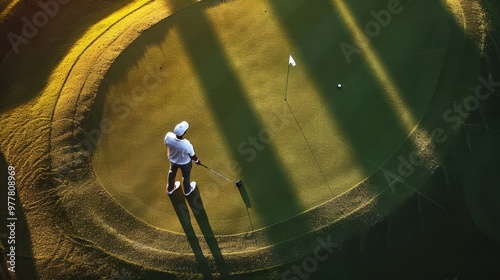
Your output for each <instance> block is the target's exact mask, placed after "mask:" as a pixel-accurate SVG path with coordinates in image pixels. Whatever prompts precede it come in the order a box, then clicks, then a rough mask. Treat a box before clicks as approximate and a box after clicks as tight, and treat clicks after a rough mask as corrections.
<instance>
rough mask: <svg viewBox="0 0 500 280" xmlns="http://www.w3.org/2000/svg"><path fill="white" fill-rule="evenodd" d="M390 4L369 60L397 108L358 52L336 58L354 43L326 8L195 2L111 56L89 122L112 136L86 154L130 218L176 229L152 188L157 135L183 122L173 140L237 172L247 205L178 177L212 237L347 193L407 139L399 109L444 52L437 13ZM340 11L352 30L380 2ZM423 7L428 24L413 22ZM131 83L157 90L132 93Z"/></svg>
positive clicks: (420, 94)
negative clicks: (193, 188) (199, 203)
mask: <svg viewBox="0 0 500 280" xmlns="http://www.w3.org/2000/svg"><path fill="white" fill-rule="evenodd" d="M403 4H404V6H403ZM403 4H402V5H401V6H400V13H398V14H393V15H392V16H391V20H390V21H388V23H387V26H386V27H383V26H381V25H380V24H379V26H380V32H379V34H378V35H377V36H373V38H371V39H370V41H371V46H372V47H373V49H372V50H371V51H372V52H373V53H375V54H376V55H377V56H378V57H379V61H381V62H383V65H377V67H382V68H383V70H384V71H385V72H386V73H388V76H389V77H390V78H391V79H392V80H393V81H394V82H395V84H397V86H398V89H399V94H400V97H401V98H402V99H403V100H404V101H405V104H406V105H407V107H405V108H404V109H405V110H403V111H401V108H400V109H399V110H398V109H394V108H393V107H392V106H391V104H390V102H388V100H387V97H386V95H385V93H384V88H383V86H381V85H382V84H383V83H385V82H387V81H384V80H379V77H377V76H376V75H375V73H374V72H373V71H372V69H373V68H372V67H371V66H370V65H369V63H367V62H366V60H365V59H364V57H363V56H362V55H361V54H357V53H354V54H352V56H351V57H350V59H351V62H350V63H349V62H348V60H347V59H346V57H345V55H344V53H343V52H342V49H341V48H340V44H341V43H347V44H349V45H351V46H354V45H355V41H354V40H353V37H352V33H350V31H349V30H348V28H346V25H345V24H344V22H343V21H342V19H341V17H340V16H339V14H338V12H337V10H336V9H335V8H334V6H333V5H331V4H329V3H328V2H321V3H316V2H315V3H310V2H305V3H302V1H289V2H284V1H271V2H270V3H268V2H264V1H253V2H245V3H243V2H241V1H236V2H228V3H224V4H220V5H217V6H214V7H211V6H210V5H208V4H199V5H196V6H193V7H191V8H189V9H187V10H184V11H181V12H179V13H177V14H175V15H174V16H172V17H170V18H168V19H166V20H165V21H163V22H162V23H160V24H158V25H157V26H155V27H153V28H152V29H150V30H148V31H147V32H145V33H144V34H143V35H142V36H141V37H140V38H139V39H138V40H137V41H136V42H134V44H132V45H131V46H130V47H129V48H128V49H127V50H126V51H125V52H123V53H122V54H121V56H120V57H119V59H118V60H117V61H116V62H115V64H114V65H113V66H112V68H111V69H110V71H109V73H108V75H107V78H106V79H105V80H104V82H103V84H102V86H101V92H100V93H99V94H100V96H99V98H101V99H102V104H103V105H102V118H105V119H108V120H110V121H111V123H112V125H113V130H112V131H111V132H110V133H106V134H104V135H102V142H101V143H100V145H98V148H97V150H96V151H95V154H94V163H93V164H94V168H95V170H96V173H97V175H98V177H99V180H100V181H101V183H102V184H103V186H104V187H105V188H106V189H107V190H108V191H109V192H110V193H111V195H112V196H113V197H114V198H115V199H116V200H117V201H118V202H119V203H120V204H122V205H123V206H124V207H125V208H126V209H128V210H129V211H130V212H131V213H133V214H134V215H136V216H137V217H139V218H140V219H141V220H143V221H145V222H147V223H149V224H151V225H154V226H157V227H160V228H164V229H168V230H173V231H176V232H182V229H181V227H180V224H179V222H178V217H177V216H176V215H175V214H174V211H173V208H172V205H171V203H170V202H169V199H168V197H167V196H166V194H165V184H166V177H167V171H168V160H167V159H166V149H165V146H164V145H163V137H164V135H165V133H166V132H167V131H171V130H173V127H174V126H175V124H176V123H177V122H180V121H181V120H187V121H188V122H189V123H190V124H191V128H190V130H189V131H188V133H187V135H186V136H187V138H188V139H190V140H191V142H192V143H193V144H194V146H195V150H196V152H197V154H198V156H199V157H200V158H201V160H202V161H203V162H204V163H205V164H207V165H208V166H210V167H212V168H213V169H216V170H217V171H220V172H221V173H223V174H225V175H227V176H229V177H231V178H234V179H235V180H236V179H242V180H243V182H244V183H245V192H246V193H247V194H248V200H249V201H250V205H246V204H245V203H244V201H245V200H247V198H246V197H245V195H244V194H243V195H242V194H241V193H240V192H239V191H238V189H236V188H235V186H234V185H232V184H230V183H228V182H226V181H224V180H223V179H220V178H218V177H215V176H212V174H211V173H209V172H208V171H207V170H205V169H202V168H199V167H196V166H195V167H194V168H193V174H192V179H193V180H196V181H198V183H199V186H200V191H201V198H202V200H203V204H204V207H205V210H206V212H207V215H208V218H209V219H210V222H211V224H212V227H213V230H214V232H215V233H216V234H231V233H238V232H245V231H250V230H252V229H256V228H260V227H263V226H269V225H272V224H274V223H277V222H280V221H283V220H285V219H287V218H289V217H291V216H293V215H297V214H299V213H301V212H303V211H307V210H308V209H311V208H313V207H315V206H317V205H319V204H321V203H323V202H326V201H328V200H331V199H332V198H334V197H336V196H338V195H339V194H341V193H343V192H345V191H347V190H349V189H350V188H352V187H354V186H355V185H357V184H358V183H359V182H361V181H362V180H364V179H365V178H367V177H369V176H370V175H371V174H372V173H373V172H375V171H377V170H378V168H379V166H380V165H381V164H383V163H384V162H385V161H386V160H387V159H388V158H389V157H390V156H392V154H393V153H394V152H395V151H396V150H397V149H398V148H399V146H400V145H401V144H402V142H403V141H404V140H406V139H407V138H408V137H409V135H410V133H411V131H409V130H408V128H405V127H402V126H401V122H400V119H401V118H402V115H403V114H408V113H410V114H412V115H413V116H414V118H415V121H417V122H418V121H419V120H420V119H421V118H422V117H423V116H424V114H425V113H426V110H427V108H428V105H429V103H430V102H431V99H432V97H433V95H434V94H435V87H436V83H437V80H438V78H439V72H440V70H441V65H442V62H443V59H444V55H445V53H446V50H447V37H448V29H447V25H446V21H443V20H441V18H442V17H444V15H443V13H444V11H443V10H442V9H441V7H440V6H439V5H438V4H432V3H412V2H411V3H403ZM350 5H352V4H350ZM351 9H352V12H353V14H352V17H354V18H355V19H356V20H357V22H358V23H359V26H360V27H362V28H364V26H365V25H366V24H368V23H370V22H376V19H375V18H374V16H373V15H372V14H371V13H370V11H376V12H378V11H380V10H383V9H387V4H386V3H385V2H384V1H379V2H378V3H376V4H375V3H371V4H359V3H358V4H355V5H352V7H351ZM423 12H427V13H431V14H432V18H433V19H435V20H433V21H430V20H423V19H422V18H421V16H420V15H421V14H422V13H423ZM361 31H363V30H361ZM290 53H291V54H292V55H293V56H294V58H295V60H296V61H297V67H295V68H291V69H290V76H289V86H288V97H289V99H288V104H287V103H285V102H284V100H283V96H284V91H285V81H286V75H287V62H288V55H289V54H290ZM152 72H156V73H157V74H155V75H156V76H157V78H156V79H155V78H149V77H151V73H152ZM144 79H148V81H149V82H151V83H155V82H157V83H158V84H157V86H155V87H153V88H151V89H149V90H146V91H144V92H138V91H134V90H137V86H142V85H143V83H144ZM337 83H342V84H343V88H342V89H341V90H339V89H337V87H336V85H337ZM135 93H137V95H136V96H134V94H135ZM292 113H293V114H292ZM415 125H417V123H415ZM318 167H319V168H318ZM179 178H180V174H179ZM247 206H249V207H248V209H246V208H247ZM247 210H248V212H247Z"/></svg>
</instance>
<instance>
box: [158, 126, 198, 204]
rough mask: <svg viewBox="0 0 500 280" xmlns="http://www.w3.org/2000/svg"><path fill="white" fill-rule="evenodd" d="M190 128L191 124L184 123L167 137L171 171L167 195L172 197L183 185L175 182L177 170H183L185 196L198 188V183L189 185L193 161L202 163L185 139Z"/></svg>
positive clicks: (166, 143)
mask: <svg viewBox="0 0 500 280" xmlns="http://www.w3.org/2000/svg"><path fill="white" fill-rule="evenodd" d="M188 128H189V124H188V123H187V122H186V121H183V122H181V123H179V124H177V125H176V126H175V129H174V132H173V133H172V132H169V133H167V135H165V145H167V151H168V159H169V160H170V169H169V171H168V183H167V194H169V195H171V194H172V193H173V192H174V191H175V190H177V189H178V188H179V187H180V185H181V183H180V182H179V181H177V182H175V183H174V181H175V176H176V175H177V170H178V169H181V172H182V181H183V184H184V195H185V196H188V195H190V194H191V193H192V192H193V191H194V189H195V188H196V182H194V181H193V182H191V183H189V180H190V177H191V167H193V163H192V162H191V161H192V160H194V161H195V163H196V164H198V165H200V164H201V161H200V160H199V159H198V157H197V156H196V155H195V153H194V148H193V145H191V142H189V140H187V139H184V134H186V130H187V129H188Z"/></svg>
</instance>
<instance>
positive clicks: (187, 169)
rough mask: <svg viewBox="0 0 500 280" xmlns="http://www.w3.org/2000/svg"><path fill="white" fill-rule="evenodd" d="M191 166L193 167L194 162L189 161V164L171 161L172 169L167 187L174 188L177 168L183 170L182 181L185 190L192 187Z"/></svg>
mask: <svg viewBox="0 0 500 280" xmlns="http://www.w3.org/2000/svg"><path fill="white" fill-rule="evenodd" d="M191 167H193V162H191V161H190V162H189V163H188V164H184V165H179V164H175V163H172V162H170V170H169V171H168V185H167V189H168V190H172V189H173V188H174V184H175V176H176V175H177V170H178V169H181V172H182V182H183V185H184V192H186V191H188V190H189V189H191V187H190V183H191Z"/></svg>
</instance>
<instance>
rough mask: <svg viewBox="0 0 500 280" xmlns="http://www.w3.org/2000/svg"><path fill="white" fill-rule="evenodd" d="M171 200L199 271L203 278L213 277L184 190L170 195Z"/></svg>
mask: <svg viewBox="0 0 500 280" xmlns="http://www.w3.org/2000/svg"><path fill="white" fill-rule="evenodd" d="M169 198H170V202H171V203H172V206H173V207H174V210H175V213H176V214H177V218H179V222H180V223H181V226H182V229H183V230H184V233H185V234H186V238H187V241H188V242H189V245H190V246H191V249H192V250H193V253H194V257H195V259H196V261H197V262H198V271H199V272H200V273H201V274H202V275H203V279H212V278H213V277H212V273H211V271H210V266H209V263H208V261H207V259H206V258H205V255H203V250H202V248H201V245H200V241H199V240H198V237H197V236H196V233H195V231H194V229H193V226H192V224H191V216H190V214H189V208H188V205H187V204H186V200H185V199H184V195H183V194H182V191H179V190H178V191H176V192H175V193H174V194H173V195H170V196H169Z"/></svg>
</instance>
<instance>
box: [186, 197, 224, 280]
mask: <svg viewBox="0 0 500 280" xmlns="http://www.w3.org/2000/svg"><path fill="white" fill-rule="evenodd" d="M187 201H188V203H189V206H191V211H192V212H193V215H194V217H195V218H196V221H197V222H198V226H199V227H200V229H201V232H202V234H203V237H205V241H206V242H207V245H208V248H209V249H210V252H211V253H212V256H213V258H214V262H215V265H216V266H217V271H218V272H219V273H220V275H221V276H222V277H224V279H226V278H227V277H229V270H228V267H227V264H226V262H225V261H224V257H223V255H222V252H221V250H220V248H219V244H218V243H217V239H216V238H215V234H214V232H213V231H212V227H211V226H210V222H209V221H208V216H207V213H206V212H205V207H204V206H203V201H202V199H201V195H200V192H199V190H198V188H196V189H195V190H194V191H193V193H192V194H191V195H189V196H188V197H187Z"/></svg>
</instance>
